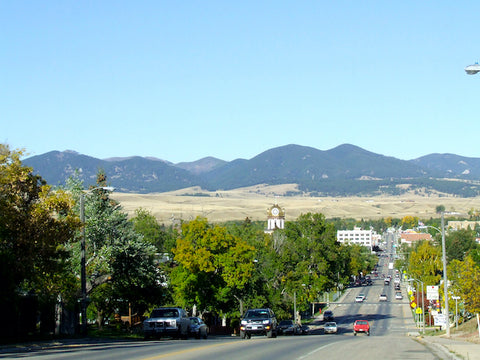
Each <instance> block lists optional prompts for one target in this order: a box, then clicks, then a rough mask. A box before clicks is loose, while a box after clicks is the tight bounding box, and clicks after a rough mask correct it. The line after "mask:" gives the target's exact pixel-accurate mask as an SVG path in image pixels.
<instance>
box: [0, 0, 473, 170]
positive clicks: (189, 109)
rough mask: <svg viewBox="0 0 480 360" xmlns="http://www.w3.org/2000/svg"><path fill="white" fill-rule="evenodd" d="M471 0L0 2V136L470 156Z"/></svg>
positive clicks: (97, 150)
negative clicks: (354, 147) (351, 148)
mask: <svg viewBox="0 0 480 360" xmlns="http://www.w3.org/2000/svg"><path fill="white" fill-rule="evenodd" d="M479 16H480V1H446V0H445V1H418V0H415V1H408V0H407V1H404V0H403V1H382V0H376V1H368V0H367V1H364V0H362V1H358V0H351V1H278V0H277V1H223V0H221V1H220V0H219V1H208V0H202V1H188V0H185V1H160V0H155V1H107V0H102V1H77V0H75V1H73V0H70V1H69V0H62V1H55V0H48V1H37V0H35V1H28V0H26V1H13V0H11V1H7V0H0V125H1V127H0V129H1V130H0V143H7V144H9V145H10V147H11V148H25V149H26V151H27V152H28V153H29V154H30V156H31V155H39V154H43V153H45V152H48V151H51V150H60V151H63V150H67V149H71V150H75V151H78V152H80V153H82V154H86V155H90V156H94V157H98V158H107V157H114V156H115V157H116V156H132V155H139V156H153V157H157V158H161V159H164V160H168V161H172V162H174V163H177V162H182V161H194V160H198V159H200V158H203V157H206V156H214V157H217V158H220V159H223V160H228V161H230V160H234V159H237V158H245V159H250V158H252V157H254V156H256V155H258V154H259V153H261V152H263V151H265V150H268V149H271V148H274V147H277V146H282V145H287V144H298V145H305V146H311V147H314V148H317V149H320V150H328V149H331V148H333V147H336V146H338V145H340V144H344V143H350V144H353V145H357V146H360V147H362V148H364V149H366V150H369V151H372V152H375V153H379V154H383V155H388V156H394V157H397V158H399V159H404V160H409V159H414V158H417V157H420V156H423V155H427V154H431V153H455V154H458V155H462V156H469V157H480V148H479V138H480V116H479V115H480V97H479V95H480V74H478V75H474V76H469V75H466V74H465V72H464V67H465V66H467V65H469V64H472V63H475V62H476V61H478V60H480V46H479V45H480V35H479V34H480V26H479Z"/></svg>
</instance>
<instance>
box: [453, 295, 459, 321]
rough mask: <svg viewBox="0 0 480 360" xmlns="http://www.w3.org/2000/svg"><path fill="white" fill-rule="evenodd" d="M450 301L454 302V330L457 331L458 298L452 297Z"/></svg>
mask: <svg viewBox="0 0 480 360" xmlns="http://www.w3.org/2000/svg"><path fill="white" fill-rule="evenodd" d="M452 299H453V300H455V328H456V329H458V300H460V296H452Z"/></svg>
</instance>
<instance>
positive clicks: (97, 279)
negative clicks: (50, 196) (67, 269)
mask: <svg viewBox="0 0 480 360" xmlns="http://www.w3.org/2000/svg"><path fill="white" fill-rule="evenodd" d="M68 185H69V186H70V187H71V191H72V192H73V194H74V196H75V197H76V198H77V200H79V199H80V197H81V196H83V197H84V208H85V242H86V264H87V265H86V275H87V294H88V296H89V298H90V299H91V305H92V309H94V310H95V311H96V319H97V323H98V325H99V326H100V328H101V327H102V326H103V324H104V321H105V320H106V319H108V318H109V317H110V316H112V315H113V313H112V312H113V310H114V309H115V308H118V307H119V306H120V305H122V304H123V303H124V302H128V303H130V304H132V307H133V308H134V310H136V311H138V312H140V313H143V312H144V311H145V310H146V309H147V308H148V307H149V306H150V304H152V303H153V302H158V301H159V299H160V298H161V296H162V294H163V291H162V288H161V286H160V285H159V284H160V283H161V282H162V274H161V273H160V271H159V269H158V267H157V266H156V264H155V254H156V252H157V250H156V247H155V246H154V245H152V244H151V243H150V242H147V241H144V238H143V236H142V235H141V234H139V233H138V232H136V231H135V228H134V223H133V222H131V221H129V220H128V217H127V214H126V213H125V212H123V211H122V208H121V206H120V205H119V204H118V203H117V202H116V201H114V200H112V199H111V198H110V195H109V194H110V192H109V191H108V190H107V189H105V187H106V185H107V180H106V177H105V175H104V173H103V172H101V171H100V172H99V173H98V174H97V186H96V187H93V188H91V189H90V190H89V191H87V192H84V191H83V190H82V188H83V184H82V183H81V182H80V181H78V180H75V179H70V181H69V182H68ZM80 240H81V234H78V236H77V237H76V238H75V239H74V240H73V242H72V244H71V245H72V248H73V249H74V250H73V253H74V254H76V256H74V257H73V258H72V269H74V271H75V273H76V274H79V271H80V256H79V249H80ZM92 309H90V310H92ZM89 313H91V311H89Z"/></svg>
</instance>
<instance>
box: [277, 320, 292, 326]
mask: <svg viewBox="0 0 480 360" xmlns="http://www.w3.org/2000/svg"><path fill="white" fill-rule="evenodd" d="M292 324H293V321H292V320H282V321H280V325H292Z"/></svg>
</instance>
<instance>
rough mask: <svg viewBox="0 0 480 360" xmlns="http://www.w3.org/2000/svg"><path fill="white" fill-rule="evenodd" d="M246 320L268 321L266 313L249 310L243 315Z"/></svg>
mask: <svg viewBox="0 0 480 360" xmlns="http://www.w3.org/2000/svg"><path fill="white" fill-rule="evenodd" d="M245 317H246V318H249V319H253V318H258V319H268V311H258V310H249V311H247V313H246V314H245Z"/></svg>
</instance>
